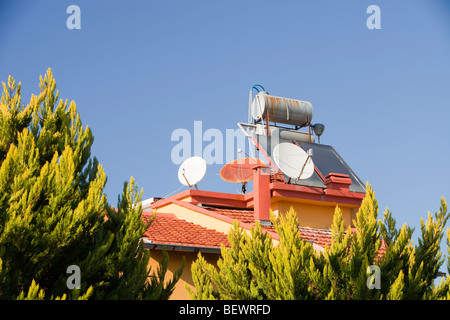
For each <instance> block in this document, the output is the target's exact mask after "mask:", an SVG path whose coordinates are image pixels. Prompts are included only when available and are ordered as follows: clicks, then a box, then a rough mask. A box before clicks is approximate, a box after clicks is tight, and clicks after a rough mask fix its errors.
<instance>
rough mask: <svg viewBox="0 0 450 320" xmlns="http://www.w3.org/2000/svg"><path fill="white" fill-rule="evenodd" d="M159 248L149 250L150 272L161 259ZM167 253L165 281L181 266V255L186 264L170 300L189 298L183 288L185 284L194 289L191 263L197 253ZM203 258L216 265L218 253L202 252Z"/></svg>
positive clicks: (156, 267) (156, 268) (195, 258)
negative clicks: (167, 263) (167, 261)
mask: <svg viewBox="0 0 450 320" xmlns="http://www.w3.org/2000/svg"><path fill="white" fill-rule="evenodd" d="M161 252H162V251H161V250H151V257H150V262H149V267H150V268H151V270H152V272H156V270H158V265H159V261H160V260H161ZM168 254H169V265H168V267H167V273H166V278H165V281H169V280H170V279H172V277H173V271H175V270H177V269H178V268H179V267H180V266H181V259H182V257H183V256H185V257H186V264H185V266H184V269H183V273H182V275H181V278H180V280H178V282H177V284H176V285H175V289H174V291H173V293H172V295H171V296H170V300H190V299H191V298H190V296H189V293H188V291H187V290H186V288H185V285H186V284H187V285H188V286H189V287H190V288H191V289H192V290H194V291H195V287H194V283H193V281H192V272H191V265H192V263H193V262H194V261H195V260H197V256H198V253H194V252H178V251H168ZM202 256H203V258H205V260H206V261H207V262H209V263H211V264H213V265H217V260H218V259H219V254H213V253H202Z"/></svg>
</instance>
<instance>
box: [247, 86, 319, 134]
mask: <svg viewBox="0 0 450 320" xmlns="http://www.w3.org/2000/svg"><path fill="white" fill-rule="evenodd" d="M267 112H268V114H269V121H271V122H277V123H284V124H290V125H294V126H299V127H303V126H305V125H307V124H308V123H310V122H311V119H312V115H313V108H312V104H311V102H309V101H302V100H296V99H289V98H283V97H276V96H271V95H269V94H267V92H260V93H258V94H257V95H256V96H255V98H254V99H253V102H252V106H251V113H252V117H253V119H255V120H256V121H257V122H258V121H261V120H266V121H267Z"/></svg>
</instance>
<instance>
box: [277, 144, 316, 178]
mask: <svg viewBox="0 0 450 320" xmlns="http://www.w3.org/2000/svg"><path fill="white" fill-rule="evenodd" d="M310 151H311V152H308V153H307V152H305V151H304V150H303V149H302V148H300V147H299V146H297V145H295V144H293V143H288V142H283V143H280V144H278V145H276V146H275V148H273V159H274V161H275V164H276V165H277V166H278V168H279V169H280V170H281V171H283V173H284V174H286V175H287V176H288V177H289V178H292V179H297V180H303V179H308V178H309V177H311V176H312V175H313V173H314V163H313V161H312V158H311V157H312V150H310Z"/></svg>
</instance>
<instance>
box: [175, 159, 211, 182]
mask: <svg viewBox="0 0 450 320" xmlns="http://www.w3.org/2000/svg"><path fill="white" fill-rule="evenodd" d="M205 174H206V161H205V160H204V159H202V158H200V157H191V158H188V159H186V160H184V161H183V163H182V164H181V165H180V168H179V169H178V180H180V182H181V184H182V185H185V186H188V187H192V186H195V188H196V189H197V183H199V182H200V181H201V180H202V179H203V177H204V176H205Z"/></svg>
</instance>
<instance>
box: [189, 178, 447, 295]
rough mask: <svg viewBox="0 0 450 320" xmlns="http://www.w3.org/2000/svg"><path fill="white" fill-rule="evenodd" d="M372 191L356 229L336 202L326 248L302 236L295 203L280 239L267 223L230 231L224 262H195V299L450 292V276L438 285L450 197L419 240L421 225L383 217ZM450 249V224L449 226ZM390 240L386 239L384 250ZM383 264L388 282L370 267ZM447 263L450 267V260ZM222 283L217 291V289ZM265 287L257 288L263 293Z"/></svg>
mask: <svg viewBox="0 0 450 320" xmlns="http://www.w3.org/2000/svg"><path fill="white" fill-rule="evenodd" d="M366 189H367V193H366V197H365V198H364V200H363V201H362V203H361V206H360V208H359V210H358V212H357V214H356V220H355V221H353V225H354V226H355V230H352V228H351V227H350V226H348V227H347V228H346V227H345V223H344V219H343V216H342V212H341V210H340V209H339V208H338V207H336V210H335V214H334V217H333V224H332V226H331V235H332V240H331V245H330V246H326V247H325V248H324V250H323V252H315V251H313V249H312V246H311V245H310V244H308V243H305V242H304V241H302V240H300V238H299V236H300V234H299V232H298V221H297V215H296V213H295V212H294V211H293V210H290V211H289V212H287V213H286V214H285V215H282V216H280V217H279V220H278V221H276V220H275V219H274V218H273V217H272V223H273V225H274V227H275V229H276V232H277V233H278V234H279V235H280V241H279V244H278V245H277V246H273V245H272V241H271V239H270V238H269V237H268V235H267V234H264V233H263V230H262V228H261V226H260V225H259V223H256V225H255V227H253V228H252V230H251V236H248V235H246V234H245V233H244V232H243V230H242V229H240V228H239V224H238V223H237V221H235V223H234V227H233V229H231V230H230V233H229V239H230V243H231V245H232V246H231V248H225V247H222V251H221V253H222V258H221V259H220V260H219V262H218V264H217V269H216V268H215V267H214V266H213V265H211V264H208V263H207V262H206V261H205V260H204V259H201V257H199V259H198V260H197V261H196V262H195V263H194V264H193V266H192V276H193V280H194V284H195V286H196V291H193V290H190V293H191V297H192V298H193V299H203V298H205V297H211V296H213V297H214V298H219V299H339V300H350V299H370V300H377V299H390V300H404V299H449V298H450V276H449V275H447V276H446V277H445V278H444V279H442V280H441V282H440V283H439V284H438V285H437V286H436V285H435V284H434V281H435V279H436V277H437V275H438V270H439V268H440V267H441V265H442V264H443V262H444V259H443V258H442V253H441V252H440V249H439V248H440V242H441V240H442V237H443V231H444V227H445V224H446V222H447V220H448V218H449V213H448V212H447V204H446V202H445V199H444V198H442V199H441V207H440V210H439V212H438V213H436V214H435V215H434V216H433V215H431V214H429V216H428V220H427V222H426V223H425V222H424V221H423V219H422V222H421V232H422V233H421V237H420V238H419V244H418V246H413V243H412V240H411V237H412V234H413V231H414V230H413V229H411V228H410V227H408V226H407V225H406V224H404V225H403V227H402V228H401V229H397V228H396V222H395V220H394V219H393V218H392V214H391V212H390V211H389V210H386V211H385V212H384V217H383V219H382V220H378V221H377V216H378V202H377V200H376V199H375V193H374V191H373V189H372V188H371V186H370V185H369V184H367V188H366ZM447 237H448V238H447V247H448V253H449V256H450V240H449V238H450V229H448V230H447ZM382 241H384V244H385V246H386V249H385V252H384V254H383V255H381V256H380V254H379V249H380V247H381V244H382ZM371 265H376V266H377V267H378V270H379V273H378V275H377V276H379V277H380V279H379V284H380V287H379V288H377V287H374V286H373V284H374V281H375V282H377V280H376V279H375V276H374V277H373V278H372V275H371V274H370V273H368V270H371V268H369V267H370V266H371ZM447 269H448V272H449V274H450V259H449V260H448V264H447ZM213 288H216V291H213ZM255 293H257V294H255Z"/></svg>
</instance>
